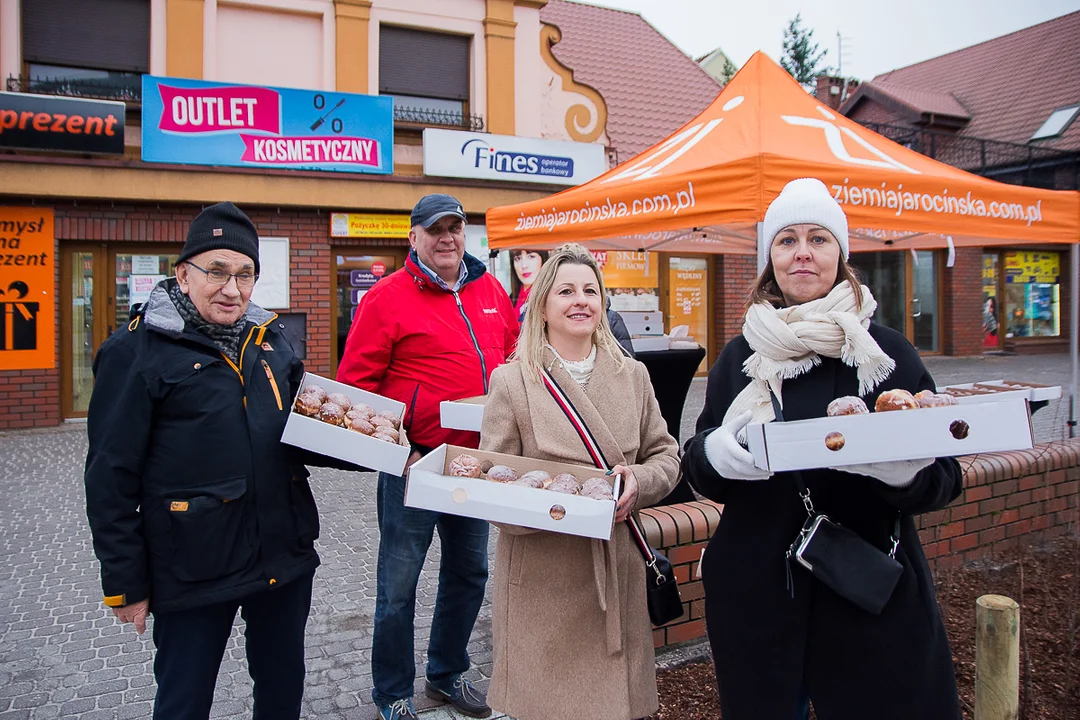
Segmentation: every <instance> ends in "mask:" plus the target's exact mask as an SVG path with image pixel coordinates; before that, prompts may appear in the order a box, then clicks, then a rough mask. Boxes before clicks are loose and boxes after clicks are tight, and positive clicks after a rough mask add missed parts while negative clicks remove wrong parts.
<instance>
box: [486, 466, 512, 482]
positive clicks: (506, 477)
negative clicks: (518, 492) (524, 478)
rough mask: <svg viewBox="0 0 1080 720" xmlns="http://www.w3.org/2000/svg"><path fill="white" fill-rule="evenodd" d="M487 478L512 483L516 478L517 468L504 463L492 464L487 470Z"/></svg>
mask: <svg viewBox="0 0 1080 720" xmlns="http://www.w3.org/2000/svg"><path fill="white" fill-rule="evenodd" d="M487 476H488V480H494V481H495V482H501V483H512V482H514V481H515V480H517V479H518V474H517V470H514V468H512V467H507V466H506V465H492V466H491V467H490V468H488V470H487Z"/></svg>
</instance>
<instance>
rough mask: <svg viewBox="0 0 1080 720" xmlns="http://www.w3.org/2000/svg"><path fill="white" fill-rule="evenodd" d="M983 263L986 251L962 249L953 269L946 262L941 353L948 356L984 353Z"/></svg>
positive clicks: (943, 270)
mask: <svg viewBox="0 0 1080 720" xmlns="http://www.w3.org/2000/svg"><path fill="white" fill-rule="evenodd" d="M942 258H944V255H943V256H942ZM982 262H983V260H982V248H958V249H957V250H956V262H955V263H954V264H953V267H951V268H947V267H945V266H944V265H945V263H944V262H942V268H941V274H942V283H941V288H942V297H941V312H942V328H941V329H942V337H943V340H944V342H943V343H942V348H941V349H942V351H943V352H944V353H945V354H946V355H980V354H982V352H983V331H982Z"/></svg>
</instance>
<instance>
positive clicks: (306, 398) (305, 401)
mask: <svg viewBox="0 0 1080 720" xmlns="http://www.w3.org/2000/svg"><path fill="white" fill-rule="evenodd" d="M321 407H322V403H321V402H319V397H318V396H317V395H314V394H312V393H301V394H300V397H298V398H296V405H295V409H296V412H298V413H300V414H301V415H304V416H306V417H313V418H317V417H319V408H321Z"/></svg>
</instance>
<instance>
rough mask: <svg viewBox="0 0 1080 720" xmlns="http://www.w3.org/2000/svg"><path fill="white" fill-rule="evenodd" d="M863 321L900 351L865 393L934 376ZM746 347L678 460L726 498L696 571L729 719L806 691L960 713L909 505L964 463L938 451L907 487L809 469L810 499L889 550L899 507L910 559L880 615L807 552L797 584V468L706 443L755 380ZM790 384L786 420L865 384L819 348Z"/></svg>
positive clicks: (882, 707) (920, 507)
mask: <svg viewBox="0 0 1080 720" xmlns="http://www.w3.org/2000/svg"><path fill="white" fill-rule="evenodd" d="M869 331H870V335H871V336H872V337H873V338H874V339H875V340H876V341H877V342H878V344H879V345H880V346H881V348H882V350H884V351H885V353H887V354H888V355H889V356H890V357H892V358H893V359H894V360H895V361H896V370H895V371H894V372H893V373H892V375H891V376H890V377H889V378H887V379H886V380H885V381H884V382H883V383H882V384H881V385H879V386H878V387H877V388H875V390H874V391H873V392H872V393H871V394H869V395H868V396H866V397H865V398H864V399H865V400H866V401H867V404H868V405H869V406H870V407H873V403H874V400H875V399H876V397H877V395H878V394H879V393H880V392H882V391H884V390H888V389H892V388H904V389H906V390H909V391H911V392H917V391H919V390H924V389H931V390H932V389H934V382H933V380H932V379H931V377H930V374H929V373H928V372H927V371H926V368H925V367H924V366H923V364H922V361H921V360H920V358H919V356H918V353H917V352H916V351H915V349H914V348H913V347H912V346H911V345H910V344H909V343H908V342H907V340H906V339H905V338H904V337H903V336H902V335H900V334H899V333H897V332H895V331H893V330H890V329H888V328H885V327H882V326H880V325H876V324H871V325H870V330H869ZM751 353H752V351H751V349H750V346H749V344H748V343H747V342H746V340H745V339H744V338H743V337H742V336H740V337H737V338H735V339H734V340H732V341H731V342H730V343H728V345H727V346H726V347H725V348H724V350H723V352H722V353H721V354H720V357H719V358H717V361H716V363H715V365H713V367H712V369H711V370H710V371H709V380H708V385H707V389H706V398H705V407H704V410H703V411H702V413H701V416H700V417H699V418H698V422H697V435H695V436H694V437H693V438H692V439H691V440H690V441H689V442H688V443H687V445H686V453H685V455H684V457H683V471H684V472H685V473H686V475H687V477H688V478H689V480H690V482H691V484H692V485H693V486H694V487H695V488H696V489H697V491H698V492H700V493H701V494H702V495H704V496H706V497H708V498H710V499H712V500H715V501H717V502H721V503H724V510H723V518H722V521H721V522H720V526H719V528H718V530H717V531H716V534H715V535H714V536H713V538H712V540H711V541H710V543H709V546H708V549H707V550H706V552H705V559H704V563H703V567H702V571H703V584H704V586H705V611H706V621H707V625H708V632H709V640H710V643H711V645H712V650H713V655H714V657H715V661H716V674H717V680H718V682H719V686H720V698H721V705H722V709H723V714H724V718H725V720H745V719H753V720H790V718H792V717H794V712H795V704H796V702H797V700H798V698H799V697H800V695H801V694H802V693H808V694H809V695H810V697H811V699H812V701H813V703H814V706H815V708H816V709H817V716H818V717H819V718H827V719H828V720H836V719H841V720H848V719H849V720H865V718H871V717H872V718H875V719H876V720H912V719H913V718H918V719H919V720H939V719H940V720H957V719H958V718H959V717H960V710H959V703H958V700H957V695H956V685H955V679H954V670H953V664H952V654H951V652H950V650H949V643H948V639H947V638H946V636H945V628H944V626H943V624H942V622H941V617H940V614H939V612H938V606H937V601H936V598H935V591H934V583H933V579H932V578H931V575H930V570H929V568H928V567H927V564H926V558H925V556H924V554H923V551H922V546H921V545H920V543H919V535H918V532H917V531H916V529H915V524H914V521H913V520H912V516H913V515H915V514H918V513H923V512H928V511H931V510H936V509H939V508H942V507H945V506H946V505H948V504H949V503H950V502H951V501H952V500H954V499H955V498H956V497H957V496H958V495H959V494H960V492H961V489H962V487H963V478H962V474H961V471H960V467H959V465H958V463H957V462H956V460H954V459H952V458H943V459H938V460H937V461H936V462H935V463H934V464H933V465H931V466H929V467H927V468H926V469H924V470H922V471H920V472H919V474H918V475H917V476H916V478H915V480H914V482H913V483H912V484H911V485H910V486H908V487H905V488H902V489H894V488H891V487H889V486H887V485H885V484H884V483H881V482H879V481H877V480H874V479H872V478H869V477H866V476H862V475H854V474H851V473H845V472H840V471H837V470H827V469H823V470H813V471H804V472H803V478H804V480H805V482H806V485H807V487H808V489H809V490H810V493H811V497H812V499H813V503H814V506H815V508H816V509H817V510H818V511H820V512H824V513H825V514H826V515H828V516H829V517H830V518H832V519H833V520H835V521H836V522H838V523H840V524H841V525H844V526H846V527H849V528H851V529H853V530H855V531H856V532H858V533H859V534H860V535H862V536H863V537H864V538H865V539H867V540H868V541H870V542H871V543H873V544H874V545H876V546H877V547H879V548H882V549H883V550H885V549H887V548H888V546H889V542H888V541H889V537H890V534H891V531H892V527H893V522H894V518H895V513H896V511H897V510H899V511H900V513H901V537H900V547H899V549H898V551H897V555H896V559H897V560H898V561H900V563H901V564H902V565H903V567H904V571H903V575H902V576H901V578H900V581H899V583H898V584H897V587H896V590H895V591H894V593H893V595H892V597H891V598H890V600H889V602H888V604H887V605H886V606H885V609H884V611H883V612H882V614H881V615H880V616H877V617H875V616H872V615H870V614H868V613H866V612H864V611H863V610H861V609H859V608H857V607H856V606H855V605H852V604H851V603H850V602H848V601H847V600H845V599H843V598H841V597H840V596H838V595H836V594H835V593H833V592H832V590H830V589H828V588H827V587H825V586H824V585H822V584H821V583H819V582H818V581H817V580H815V579H814V578H813V577H812V576H811V575H810V574H809V573H808V572H807V571H806V570H804V569H803V568H802V567H801V566H797V565H792V569H791V571H792V575H793V582H794V588H793V590H789V589H788V587H787V582H786V578H787V571H786V567H785V566H786V565H787V564H788V560H787V559H786V558H785V552H786V551H787V549H788V547H789V545H790V544H791V542H792V541H793V540H794V539H795V537H796V535H797V534H798V532H799V529H800V527H801V526H802V524H803V522H804V521H805V519H806V511H805V510H804V509H803V505H802V502H801V500H800V499H799V497H798V493H797V490H796V485H795V481H794V479H793V477H792V475H791V473H777V474H775V475H773V477H772V478H770V479H768V480H763V481H742V480H727V479H725V478H722V477H720V476H719V475H718V474H717V473H716V471H715V470H714V469H713V467H712V465H711V464H710V463H709V461H708V459H707V458H706V456H705V445H704V441H705V437H706V436H707V435H708V434H709V432H710V431H711V430H712V429H713V428H715V427H717V426H719V425H720V424H721V423H722V421H723V417H724V414H725V412H726V411H727V408H728V406H729V405H730V404H731V403H732V401H733V400H734V399H735V397H736V396H737V395H738V394H739V392H741V391H742V389H743V388H744V387H745V386H746V385H747V384H748V383H749V378H748V377H747V376H746V375H745V374H744V373H743V371H742V365H743V362H744V361H745V360H746V359H747V358H748V357H749V356H750V355H751ZM782 394H783V408H784V418H785V419H786V420H802V419H808V418H815V417H823V416H825V409H826V407H827V406H828V404H829V402H830V401H831V400H833V399H834V398H837V397H842V396H845V395H857V394H858V379H857V377H856V373H855V370H854V369H853V368H851V367H848V366H847V365H844V364H843V363H842V362H841V361H840V360H837V359H833V358H822V362H821V364H820V365H819V366H817V367H815V368H814V369H813V370H811V371H810V372H808V373H806V374H804V375H800V376H799V377H797V378H794V379H792V380H785V381H784V383H783V390H782ZM883 440H888V438H883ZM896 440H897V441H900V442H902V438H896Z"/></svg>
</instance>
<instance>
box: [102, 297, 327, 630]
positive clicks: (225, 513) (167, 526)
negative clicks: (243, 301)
mask: <svg viewBox="0 0 1080 720" xmlns="http://www.w3.org/2000/svg"><path fill="white" fill-rule="evenodd" d="M173 282H176V281H175V280H174V279H171V278H170V279H169V280H167V281H164V282H163V283H161V284H160V285H159V286H158V287H157V288H155V290H154V291H153V293H152V294H151V297H150V300H149V301H148V302H147V303H146V306H145V308H144V309H143V310H142V311H141V312H140V314H139V315H138V316H137V317H136V318H135V319H134V320H132V321H131V323H129V324H128V326H127V327H123V328H121V329H119V330H118V331H117V332H116V333H114V334H113V335H112V336H111V337H110V338H109V339H108V340H106V341H105V343H104V344H102V346H101V349H100V350H99V351H98V354H97V357H96V358H95V359H94V377H95V381H96V382H95V385H94V393H93V396H92V397H91V399H90V409H89V414H88V417H87V431H88V435H89V451H88V452H87V456H86V472H85V477H84V480H85V485H86V511H87V516H88V518H89V520H90V529H91V531H92V533H93V539H94V552H95V553H96V554H97V557H98V560H99V561H100V563H101V583H102V588H103V590H104V594H105V602H106V604H108V605H112V606H117V605H124V604H131V603H134V602H138V601H139V600H144V599H146V598H150V609H151V610H153V611H172V610H185V609H189V608H193V607H200V606H203V605H209V604H212V603H218V602H223V601H226V600H232V599H236V598H239V597H243V596H245V595H249V594H251V593H253V592H257V591H261V590H265V589H267V588H272V587H273V586H274V585H279V584H285V583H287V582H289V581H290V580H293V579H296V578H297V577H299V576H301V575H303V574H305V573H310V572H312V571H313V570H314V569H315V567H316V566H317V565H318V564H319V558H318V555H317V554H316V552H315V547H314V541H315V538H317V537H318V535H319V515H318V510H317V509H316V507H315V499H314V498H313V497H312V494H311V489H310V488H309V487H308V483H307V476H308V472H307V469H306V468H305V467H304V465H303V464H302V461H303V460H304V459H306V455H304V454H301V453H300V452H298V451H294V450H293V449H292V448H290V447H289V446H286V445H283V444H282V443H281V433H282V430H283V429H284V427H285V421H286V419H287V418H288V414H289V410H290V403H291V399H292V397H293V396H294V394H295V392H296V390H297V389H298V387H299V385H300V381H301V379H302V377H303V373H304V366H303V364H302V363H301V362H300V360H299V359H297V357H296V355H295V354H294V353H293V351H292V348H291V347H290V345H289V343H288V341H287V340H286V339H285V337H284V335H282V330H283V329H284V325H282V324H281V323H279V322H276V318H277V315H275V314H273V313H271V312H268V311H266V310H263V309H261V308H258V307H256V306H254V305H250V306H249V308H248V311H247V314H246V315H245V320H246V322H247V327H246V328H245V330H244V333H243V335H242V336H241V339H242V353H241V362H240V368H239V369H238V368H237V367H236V366H235V365H234V364H233V363H232V362H231V361H230V360H229V359H227V358H226V357H225V356H224V355H223V354H222V353H221V352H219V351H218V349H217V347H215V346H214V345H213V344H212V343H211V342H210V341H209V340H208V339H207V338H206V337H205V336H203V335H200V334H199V333H197V332H195V331H194V330H191V329H187V328H185V324H184V321H183V320H182V319H181V317H180V314H179V313H178V312H177V311H176V308H175V307H174V306H173V304H172V301H171V300H170V299H169V297H168V293H167V290H166V289H165V288H166V284H167V283H173Z"/></svg>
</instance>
